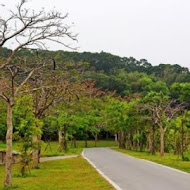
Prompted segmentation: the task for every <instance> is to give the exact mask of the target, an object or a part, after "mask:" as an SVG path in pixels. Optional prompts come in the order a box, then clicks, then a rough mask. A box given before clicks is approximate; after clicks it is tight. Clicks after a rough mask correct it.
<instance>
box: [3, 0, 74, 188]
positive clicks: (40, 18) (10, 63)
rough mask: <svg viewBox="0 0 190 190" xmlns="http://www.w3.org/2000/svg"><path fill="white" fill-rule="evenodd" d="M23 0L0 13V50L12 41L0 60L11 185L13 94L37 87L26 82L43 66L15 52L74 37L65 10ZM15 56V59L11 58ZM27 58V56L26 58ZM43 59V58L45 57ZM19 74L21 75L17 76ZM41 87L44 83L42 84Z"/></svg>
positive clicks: (8, 182)
mask: <svg viewBox="0 0 190 190" xmlns="http://www.w3.org/2000/svg"><path fill="white" fill-rule="evenodd" d="M26 5H27V3H26V0H21V1H20V3H19V4H18V5H17V6H16V10H14V11H10V16H9V17H8V18H4V17H3V16H1V15H0V50H1V48H3V47H5V46H6V45H7V44H8V43H11V44H14V49H13V50H12V51H11V52H10V55H9V56H8V57H6V58H4V59H3V62H2V64H0V71H1V73H0V77H1V78H0V98H2V99H3V100H5V102H7V105H8V107H7V135H6V144H7V149H6V164H5V181H4V185H5V186H6V187H7V186H11V185H12V180H11V173H12V172H11V169H12V133H13V123H12V117H13V115H12V110H13V106H14V103H15V97H17V96H18V95H19V94H21V93H26V92H28V91H30V92H31V91H36V90H39V88H42V87H38V89H37V88H33V89H30V90H26V88H25V87H26V85H27V83H28V81H29V79H30V78H31V77H32V76H33V74H34V73H36V72H38V71H39V70H41V69H42V67H44V66H45V64H46V62H45V61H43V62H41V61H39V62H35V63H33V65H34V67H33V68H32V67H30V68H27V67H25V66H26V65H28V64H27V63H26V64H25V66H23V62H24V61H25V60H24V59H22V60H18V59H17V54H18V52H19V50H21V49H23V48H35V49H42V48H46V42H47V41H52V42H55V43H59V44H61V45H63V46H65V47H70V46H69V45H68V44H66V43H64V41H63V40H65V38H66V39H71V40H76V35H73V34H72V32H71V31H70V26H68V25H67V24H65V19H66V18H67V17H68V14H65V15H62V14H61V13H59V12H57V11H55V10H53V11H50V12H48V13H46V12H45V10H44V9H42V10H41V11H39V12H35V11H33V10H30V8H27V7H26ZM15 59H16V60H15ZM26 61H27V60H26ZM46 61H47V60H46ZM21 75H22V77H20V76H21ZM43 88H44V87H43Z"/></svg>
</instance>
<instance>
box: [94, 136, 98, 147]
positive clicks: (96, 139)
mask: <svg viewBox="0 0 190 190" xmlns="http://www.w3.org/2000/svg"><path fill="white" fill-rule="evenodd" d="M94 139H95V147H96V146H97V141H98V134H95V138H94Z"/></svg>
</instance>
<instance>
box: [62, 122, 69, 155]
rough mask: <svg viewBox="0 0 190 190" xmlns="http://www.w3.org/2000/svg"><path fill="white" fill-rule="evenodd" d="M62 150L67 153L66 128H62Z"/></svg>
mask: <svg viewBox="0 0 190 190" xmlns="http://www.w3.org/2000/svg"><path fill="white" fill-rule="evenodd" d="M63 149H64V151H65V152H67V150H68V147H67V126H66V125H65V126H64V135H63Z"/></svg>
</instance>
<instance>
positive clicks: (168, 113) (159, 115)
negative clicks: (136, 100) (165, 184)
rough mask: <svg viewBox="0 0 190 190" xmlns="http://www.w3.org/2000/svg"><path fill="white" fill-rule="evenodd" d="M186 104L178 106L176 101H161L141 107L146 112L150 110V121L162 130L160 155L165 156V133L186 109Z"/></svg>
mask: <svg viewBox="0 0 190 190" xmlns="http://www.w3.org/2000/svg"><path fill="white" fill-rule="evenodd" d="M185 106H186V105H185V104H184V103H180V104H178V103H177V101H176V100H170V101H165V100H163V101H160V102H159V103H155V102H154V103H153V102H152V103H147V104H144V105H141V107H142V108H143V109H144V110H148V111H149V112H150V113H151V116H150V117H149V118H148V117H147V118H148V120H151V121H152V122H154V125H155V124H156V125H158V126H159V129H160V155H161V156H162V157H163V156H164V147H165V142H164V139H165V138H164V136H165V132H166V131H167V129H168V126H169V122H170V120H171V119H173V118H174V117H175V116H176V114H177V113H179V112H180V111H181V110H183V109H184V108H185Z"/></svg>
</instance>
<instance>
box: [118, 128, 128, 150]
mask: <svg viewBox="0 0 190 190" xmlns="http://www.w3.org/2000/svg"><path fill="white" fill-rule="evenodd" d="M125 143H126V134H125V133H124V132H123V131H120V132H119V148H122V149H126V145H125Z"/></svg>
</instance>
